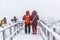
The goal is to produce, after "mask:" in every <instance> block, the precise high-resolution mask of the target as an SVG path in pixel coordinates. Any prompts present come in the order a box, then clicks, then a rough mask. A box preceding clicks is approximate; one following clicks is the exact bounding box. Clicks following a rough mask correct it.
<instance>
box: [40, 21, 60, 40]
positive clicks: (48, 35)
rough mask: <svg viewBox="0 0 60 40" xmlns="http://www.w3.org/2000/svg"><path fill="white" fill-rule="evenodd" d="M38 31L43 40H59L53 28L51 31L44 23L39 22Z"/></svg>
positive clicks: (59, 37)
mask: <svg viewBox="0 0 60 40" xmlns="http://www.w3.org/2000/svg"><path fill="white" fill-rule="evenodd" d="M39 26H40V31H41V33H42V35H43V38H44V39H45V40H56V39H58V40H60V36H59V35H58V34H57V33H56V32H55V28H53V29H51V28H49V27H48V26H46V24H44V22H41V21H40V22H39Z"/></svg>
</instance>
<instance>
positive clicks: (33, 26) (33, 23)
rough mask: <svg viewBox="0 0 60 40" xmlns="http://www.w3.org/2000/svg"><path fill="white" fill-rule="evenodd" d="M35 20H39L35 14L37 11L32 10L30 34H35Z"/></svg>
mask: <svg viewBox="0 0 60 40" xmlns="http://www.w3.org/2000/svg"><path fill="white" fill-rule="evenodd" d="M37 20H39V17H38V15H37V11H36V10H34V11H32V15H31V23H32V24H31V25H32V34H37V23H38V22H37Z"/></svg>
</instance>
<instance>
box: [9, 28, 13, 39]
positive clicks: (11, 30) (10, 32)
mask: <svg viewBox="0 0 60 40" xmlns="http://www.w3.org/2000/svg"><path fill="white" fill-rule="evenodd" d="M11 34H12V28H11V27H10V35H11ZM11 40H13V37H11Z"/></svg>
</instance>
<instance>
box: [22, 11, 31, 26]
mask: <svg viewBox="0 0 60 40" xmlns="http://www.w3.org/2000/svg"><path fill="white" fill-rule="evenodd" d="M26 16H29V17H30V13H29V11H26V15H24V16H23V20H26ZM25 24H27V23H26V22H25ZM28 24H29V25H30V18H29V23H28Z"/></svg>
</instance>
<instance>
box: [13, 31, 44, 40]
mask: <svg viewBox="0 0 60 40" xmlns="http://www.w3.org/2000/svg"><path fill="white" fill-rule="evenodd" d="M14 40H43V38H42V35H41V34H32V30H31V33H30V34H25V33H24V30H22V31H21V32H20V33H19V34H17V35H16V37H15V38H14Z"/></svg>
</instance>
